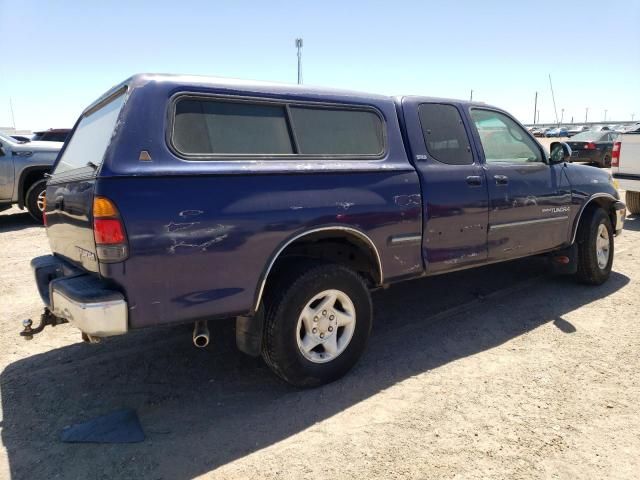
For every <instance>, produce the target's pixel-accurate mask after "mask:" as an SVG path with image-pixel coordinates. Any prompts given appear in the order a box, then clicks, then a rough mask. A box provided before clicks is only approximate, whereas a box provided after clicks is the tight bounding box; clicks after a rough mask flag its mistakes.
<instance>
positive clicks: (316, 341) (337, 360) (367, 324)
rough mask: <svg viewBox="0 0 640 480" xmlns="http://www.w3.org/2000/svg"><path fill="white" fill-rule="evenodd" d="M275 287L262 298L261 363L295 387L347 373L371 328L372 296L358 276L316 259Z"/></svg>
mask: <svg viewBox="0 0 640 480" xmlns="http://www.w3.org/2000/svg"><path fill="white" fill-rule="evenodd" d="M274 287H275V288H272V289H271V292H270V293H269V295H268V296H267V298H265V307H266V316H265V333H264V343H263V353H262V355H263V358H264V359H265V361H266V363H267V364H268V365H269V366H270V367H271V369H272V370H273V371H274V372H275V373H276V374H277V375H279V376H280V377H281V378H283V379H284V380H286V381H287V382H289V383H290V384H292V385H295V386H298V387H315V386H319V385H323V384H325V383H329V382H332V381H334V380H337V379H338V378H340V377H342V376H343V375H344V374H346V373H347V372H348V371H349V370H350V369H351V368H352V367H353V366H354V365H355V364H356V362H357V361H358V359H359V358H360V356H361V355H362V353H363V352H364V350H365V347H366V345H367V341H368V339H369V333H370V331H371V316H372V306H371V295H370V294H369V290H368V288H367V286H366V284H365V282H364V280H363V279H362V277H361V276H360V275H358V274H357V273H356V272H354V271H353V270H351V269H350V268H347V267H345V266H342V265H334V264H321V265H315V266H310V267H309V268H308V269H306V270H303V273H301V274H297V275H294V274H292V275H291V276H290V277H289V278H286V277H285V278H283V280H282V281H281V282H280V283H279V285H276V286H274Z"/></svg>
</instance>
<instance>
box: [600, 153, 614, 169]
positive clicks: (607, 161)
mask: <svg viewBox="0 0 640 480" xmlns="http://www.w3.org/2000/svg"><path fill="white" fill-rule="evenodd" d="M600 166H601V167H602V168H609V167H610V166H611V157H610V156H609V155H605V156H604V158H603V159H602V163H601V164H600Z"/></svg>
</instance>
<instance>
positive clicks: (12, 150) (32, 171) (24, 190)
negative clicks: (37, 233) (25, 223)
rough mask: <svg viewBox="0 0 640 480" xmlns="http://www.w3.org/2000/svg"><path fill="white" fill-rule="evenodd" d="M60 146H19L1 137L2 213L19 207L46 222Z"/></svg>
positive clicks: (18, 143) (25, 144) (27, 144)
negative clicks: (50, 175) (49, 186)
mask: <svg viewBox="0 0 640 480" xmlns="http://www.w3.org/2000/svg"><path fill="white" fill-rule="evenodd" d="M61 148H62V143H59V142H39V141H31V142H18V141H17V140H15V139H14V138H11V137H10V136H9V135H4V134H2V133H0V211H1V210H6V209H8V208H10V207H11V206H12V205H15V204H17V205H18V206H19V207H20V208H25V207H26V208H27V211H28V212H29V213H30V214H31V216H32V217H33V218H35V219H36V220H38V221H40V222H41V221H42V210H43V208H44V198H45V189H46V182H45V178H44V175H45V174H46V173H49V172H50V171H51V166H52V165H53V162H54V161H55V159H56V157H57V155H58V152H59V151H60V149H61Z"/></svg>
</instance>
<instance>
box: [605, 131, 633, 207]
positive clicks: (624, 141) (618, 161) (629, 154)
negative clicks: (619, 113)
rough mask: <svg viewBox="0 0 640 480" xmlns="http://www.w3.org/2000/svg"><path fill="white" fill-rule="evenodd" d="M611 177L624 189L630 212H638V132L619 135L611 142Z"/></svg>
mask: <svg viewBox="0 0 640 480" xmlns="http://www.w3.org/2000/svg"><path fill="white" fill-rule="evenodd" d="M611 172H612V174H613V178H614V179H615V180H616V181H617V182H618V183H619V184H620V188H622V189H624V190H626V192H625V200H626V202H627V208H628V209H629V212H630V213H633V214H634V215H639V214H640V134H638V133H629V134H624V135H620V136H619V137H618V138H617V139H616V141H615V142H614V144H613V154H612V162H611Z"/></svg>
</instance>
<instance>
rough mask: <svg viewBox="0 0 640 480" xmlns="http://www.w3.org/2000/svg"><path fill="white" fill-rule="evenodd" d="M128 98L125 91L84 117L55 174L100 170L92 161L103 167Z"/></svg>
mask: <svg viewBox="0 0 640 480" xmlns="http://www.w3.org/2000/svg"><path fill="white" fill-rule="evenodd" d="M125 98H126V95H125V91H124V90H123V91H122V92H121V93H119V94H117V96H116V97H114V98H112V99H111V100H109V101H108V102H107V103H106V104H104V105H102V106H101V107H100V108H98V109H96V110H93V111H91V112H89V113H88V114H86V115H84V116H83V117H82V118H81V120H80V123H78V126H77V127H76V130H75V132H74V133H73V136H72V137H71V139H70V140H69V143H68V144H67V148H66V149H65V151H64V153H63V155H62V158H61V159H60V161H59V162H58V165H57V166H56V168H55V170H54V172H53V173H54V175H58V174H61V173H65V172H68V171H71V170H77V169H80V168H87V169H88V170H89V171H94V170H97V168H95V167H92V166H90V165H89V162H91V163H92V164H93V165H95V166H97V167H99V166H100V165H102V162H103V161H104V154H105V152H106V151H107V147H108V146H109V142H110V141H111V136H112V134H113V130H114V128H115V126H116V121H117V120H118V115H119V114H120V110H121V109H122V105H124V101H125Z"/></svg>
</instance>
